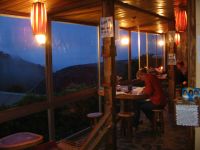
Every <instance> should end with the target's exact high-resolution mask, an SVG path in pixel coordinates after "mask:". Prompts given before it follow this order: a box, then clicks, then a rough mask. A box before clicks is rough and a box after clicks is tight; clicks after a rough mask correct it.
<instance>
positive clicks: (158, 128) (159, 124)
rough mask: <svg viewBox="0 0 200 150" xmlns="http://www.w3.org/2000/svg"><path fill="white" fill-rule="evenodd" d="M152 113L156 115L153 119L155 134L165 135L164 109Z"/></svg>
mask: <svg viewBox="0 0 200 150" xmlns="http://www.w3.org/2000/svg"><path fill="white" fill-rule="evenodd" d="M152 111H153V113H154V117H153V130H154V132H156V133H158V134H161V133H164V116H163V115H164V114H163V109H154V110H152Z"/></svg>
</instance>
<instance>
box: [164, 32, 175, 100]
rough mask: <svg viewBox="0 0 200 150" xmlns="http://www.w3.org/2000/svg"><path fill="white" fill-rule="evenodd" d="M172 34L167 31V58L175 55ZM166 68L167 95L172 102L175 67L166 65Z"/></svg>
mask: <svg viewBox="0 0 200 150" xmlns="http://www.w3.org/2000/svg"><path fill="white" fill-rule="evenodd" d="M174 34H175V31H169V32H168V33H167V34H166V38H165V39H166V51H167V57H168V54H170V53H175V47H174ZM167 68H168V85H169V86H168V91H169V92H168V94H169V100H170V101H171V100H173V99H174V98H175V70H174V69H175V66H173V65H167Z"/></svg>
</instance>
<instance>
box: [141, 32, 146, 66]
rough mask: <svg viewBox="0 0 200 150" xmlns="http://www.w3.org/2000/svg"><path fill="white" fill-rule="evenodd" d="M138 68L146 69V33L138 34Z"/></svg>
mask: <svg viewBox="0 0 200 150" xmlns="http://www.w3.org/2000/svg"><path fill="white" fill-rule="evenodd" d="M140 67H141V68H144V67H146V33H144V32H141V33H140Z"/></svg>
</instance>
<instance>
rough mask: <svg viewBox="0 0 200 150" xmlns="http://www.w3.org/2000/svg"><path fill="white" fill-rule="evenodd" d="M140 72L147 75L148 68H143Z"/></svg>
mask: <svg viewBox="0 0 200 150" xmlns="http://www.w3.org/2000/svg"><path fill="white" fill-rule="evenodd" d="M139 71H140V72H141V73H147V69H146V68H141V69H140V70H139Z"/></svg>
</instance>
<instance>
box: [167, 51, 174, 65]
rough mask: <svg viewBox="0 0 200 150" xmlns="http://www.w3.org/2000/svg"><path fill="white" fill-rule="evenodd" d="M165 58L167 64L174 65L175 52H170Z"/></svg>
mask: <svg viewBox="0 0 200 150" xmlns="http://www.w3.org/2000/svg"><path fill="white" fill-rule="evenodd" d="M167 58H168V59H167V62H168V65H176V54H174V53H170V54H168V57H167Z"/></svg>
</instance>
